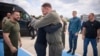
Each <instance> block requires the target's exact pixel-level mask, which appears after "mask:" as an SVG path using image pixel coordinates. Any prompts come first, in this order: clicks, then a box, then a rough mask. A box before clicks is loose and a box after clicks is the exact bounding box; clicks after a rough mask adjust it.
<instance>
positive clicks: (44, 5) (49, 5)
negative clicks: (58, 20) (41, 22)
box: [42, 3, 52, 8]
mask: <svg viewBox="0 0 100 56" xmlns="http://www.w3.org/2000/svg"><path fill="white" fill-rule="evenodd" d="M42 7H50V8H52V6H51V4H50V3H44V4H43V5H42Z"/></svg>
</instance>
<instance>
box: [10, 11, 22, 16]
mask: <svg viewBox="0 0 100 56" xmlns="http://www.w3.org/2000/svg"><path fill="white" fill-rule="evenodd" d="M15 12H19V13H20V11H17V10H14V11H11V15H12V14H14V13H15Z"/></svg>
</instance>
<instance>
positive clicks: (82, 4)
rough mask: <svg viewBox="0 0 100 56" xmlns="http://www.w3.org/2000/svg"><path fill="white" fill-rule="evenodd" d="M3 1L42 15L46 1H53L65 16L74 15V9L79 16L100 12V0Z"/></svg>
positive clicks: (55, 6)
mask: <svg viewBox="0 0 100 56" xmlns="http://www.w3.org/2000/svg"><path fill="white" fill-rule="evenodd" d="M0 1H3V2H9V3H12V1H14V2H13V3H15V4H17V5H19V6H21V7H22V8H24V9H25V10H26V11H27V12H28V13H29V14H30V15H36V16H39V15H41V14H42V13H41V5H42V4H43V3H44V2H49V3H51V5H52V7H53V9H54V10H56V11H57V12H58V13H59V15H64V17H72V14H71V13H72V11H73V10H76V11H77V12H78V16H79V15H82V14H89V13H90V12H93V13H95V14H100V5H99V4H100V0H0Z"/></svg>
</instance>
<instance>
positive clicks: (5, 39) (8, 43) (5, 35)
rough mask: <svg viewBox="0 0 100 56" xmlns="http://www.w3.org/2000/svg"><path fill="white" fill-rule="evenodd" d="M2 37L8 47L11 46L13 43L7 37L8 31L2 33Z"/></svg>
mask: <svg viewBox="0 0 100 56" xmlns="http://www.w3.org/2000/svg"><path fill="white" fill-rule="evenodd" d="M3 38H4V41H5V43H6V44H7V45H8V47H9V48H12V46H13V45H12V43H11V41H10V39H9V33H3Z"/></svg>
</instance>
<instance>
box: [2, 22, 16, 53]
mask: <svg viewBox="0 0 100 56" xmlns="http://www.w3.org/2000/svg"><path fill="white" fill-rule="evenodd" d="M2 29H3V38H4V41H5V43H6V44H7V46H8V47H9V48H10V50H11V52H12V53H15V52H16V51H17V48H16V47H14V46H13V44H12V43H11V40H10V37H9V35H10V31H11V29H12V27H11V25H10V24H9V23H6V24H3V27H2Z"/></svg>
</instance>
